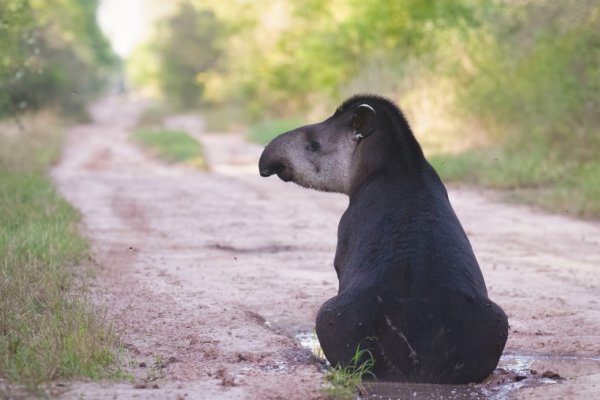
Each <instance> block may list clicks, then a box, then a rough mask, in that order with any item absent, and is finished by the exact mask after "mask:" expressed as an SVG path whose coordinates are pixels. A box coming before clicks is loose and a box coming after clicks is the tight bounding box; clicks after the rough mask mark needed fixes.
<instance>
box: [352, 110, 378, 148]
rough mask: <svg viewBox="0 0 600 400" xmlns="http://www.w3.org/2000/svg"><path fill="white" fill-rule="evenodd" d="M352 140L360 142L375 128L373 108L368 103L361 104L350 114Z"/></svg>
mask: <svg viewBox="0 0 600 400" xmlns="http://www.w3.org/2000/svg"><path fill="white" fill-rule="evenodd" d="M350 126H351V127H352V140H353V141H355V142H360V141H361V140H362V139H364V138H366V137H367V136H369V135H370V134H371V133H373V131H374V130H375V109H373V107H371V106H370V105H368V104H361V105H360V106H358V107H356V110H354V115H352V122H351V123H350Z"/></svg>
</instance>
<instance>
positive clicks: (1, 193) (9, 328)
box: [0, 121, 115, 389]
mask: <svg viewBox="0 0 600 400" xmlns="http://www.w3.org/2000/svg"><path fill="white" fill-rule="evenodd" d="M7 125H8V123H3V124H2V129H0V147H1V148H2V151H0V176H2V179H0V293H1V296H0V377H1V378H4V379H7V380H8V381H10V382H14V383H18V384H23V385H25V386H26V387H28V388H29V389H35V388H37V387H38V386H39V385H40V384H41V383H43V382H47V381H49V380H52V379H59V378H70V377H75V376H79V377H90V378H95V379H96V378H102V377H109V376H111V373H112V372H111V365H112V364H113V361H114V358H115V357H114V352H113V349H114V346H115V337H114V336H113V333H112V329H111V327H110V326H109V325H107V324H106V322H105V320H104V318H103V316H102V315H100V313H99V312H98V310H95V309H94V308H93V307H92V306H91V305H90V303H89V302H88V301H87V299H86V295H85V291H84V289H83V288H82V285H81V284H80V283H77V282H76V281H74V279H73V274H74V271H76V270H79V271H80V272H79V274H81V267H79V266H80V265H81V263H85V262H86V260H87V259H88V253H89V245H88V243H87V241H86V240H85V239H84V238H83V237H82V236H81V235H80V234H79V233H78V231H77V224H78V221H79V215H78V213H77V212H76V211H75V210H74V209H73V208H71V207H70V206H69V204H68V203H66V202H65V201H64V200H63V199H62V198H61V197H60V196H59V195H58V193H57V192H56V190H55V189H54V187H53V186H52V183H51V181H50V179H49V177H48V176H47V175H46V173H45V172H44V171H45V170H46V169H47V168H48V166H49V165H50V163H51V162H52V161H53V160H54V159H55V158H56V156H57V150H58V143H59V142H60V135H58V134H57V132H58V131H60V128H58V127H57V126H56V124H55V121H50V122H45V123H40V124H38V125H39V126H36V124H33V126H26V127H25V128H24V129H22V130H21V131H19V135H18V136H17V135H11V134H10V129H5V128H6V126H7Z"/></svg>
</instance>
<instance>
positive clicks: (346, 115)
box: [258, 101, 377, 193]
mask: <svg viewBox="0 0 600 400" xmlns="http://www.w3.org/2000/svg"><path fill="white" fill-rule="evenodd" d="M354 103H355V104H349V105H348V104H346V106H345V107H340V108H338V110H337V111H336V112H335V114H334V115H333V116H331V117H329V118H328V119H326V120H325V121H323V122H320V123H317V124H312V125H307V126H303V127H300V128H297V129H294V130H292V131H289V132H286V133H283V134H281V135H279V136H278V137H276V138H275V139H273V140H272V141H271V143H269V144H268V145H267V147H266V148H265V150H264V151H263V153H262V155H261V157H260V161H259V163H258V167H259V171H260V174H261V175H262V176H271V175H273V174H277V176H279V178H281V179H282V180H283V181H286V182H288V181H292V182H295V183H297V184H299V185H301V186H304V187H307V188H312V189H317V190H322V191H327V192H339V193H348V191H349V187H350V183H351V178H352V175H353V171H352V169H353V168H355V165H353V164H355V163H353V158H354V155H355V152H356V150H357V148H358V147H359V146H362V145H363V143H364V142H365V141H367V140H369V136H371V135H372V134H373V132H375V130H376V125H377V113H376V111H375V107H374V105H372V104H369V102H361V101H358V102H354Z"/></svg>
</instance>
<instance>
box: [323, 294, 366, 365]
mask: <svg viewBox="0 0 600 400" xmlns="http://www.w3.org/2000/svg"><path fill="white" fill-rule="evenodd" d="M373 305H374V304H373V301H371V300H370V299H369V298H365V296H361V295H360V294H359V293H357V294H356V295H352V296H348V295H346V296H344V295H338V296H335V297H333V298H331V299H329V300H328V301H326V302H325V303H324V304H323V305H322V306H321V309H320V310H319V312H318V314H317V323H316V330H317V337H318V338H319V343H320V344H321V348H322V349H323V353H324V354H325V356H326V357H327V360H329V362H330V363H331V365H333V366H336V365H338V364H341V365H350V363H351V360H352V358H353V357H354V355H355V354H356V351H357V348H359V347H360V349H361V350H372V348H373V339H372V338H373V334H374V332H373V319H374V318H375V317H376V315H375V312H376V309H375V308H374V307H373ZM363 361H364V358H363V359H362V360H360V363H362V362H363Z"/></svg>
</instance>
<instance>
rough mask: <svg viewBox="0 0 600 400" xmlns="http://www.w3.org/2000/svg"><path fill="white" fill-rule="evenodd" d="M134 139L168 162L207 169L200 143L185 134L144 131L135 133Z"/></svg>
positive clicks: (167, 131)
mask: <svg viewBox="0 0 600 400" xmlns="http://www.w3.org/2000/svg"><path fill="white" fill-rule="evenodd" d="M134 138H135V140H137V141H138V142H139V143H141V144H142V145H143V146H144V147H146V148H147V149H148V150H149V151H150V152H152V153H155V154H156V155H157V156H158V157H159V158H161V159H163V160H165V161H167V162H171V163H185V164H189V165H193V166H195V167H197V168H201V169H206V162H205V160H204V157H203V155H202V147H201V146H200V143H198V141H197V140H196V139H194V138H193V137H191V136H190V135H189V134H187V133H185V132H179V131H169V130H153V129H142V130H140V131H137V132H136V133H135V135H134Z"/></svg>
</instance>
